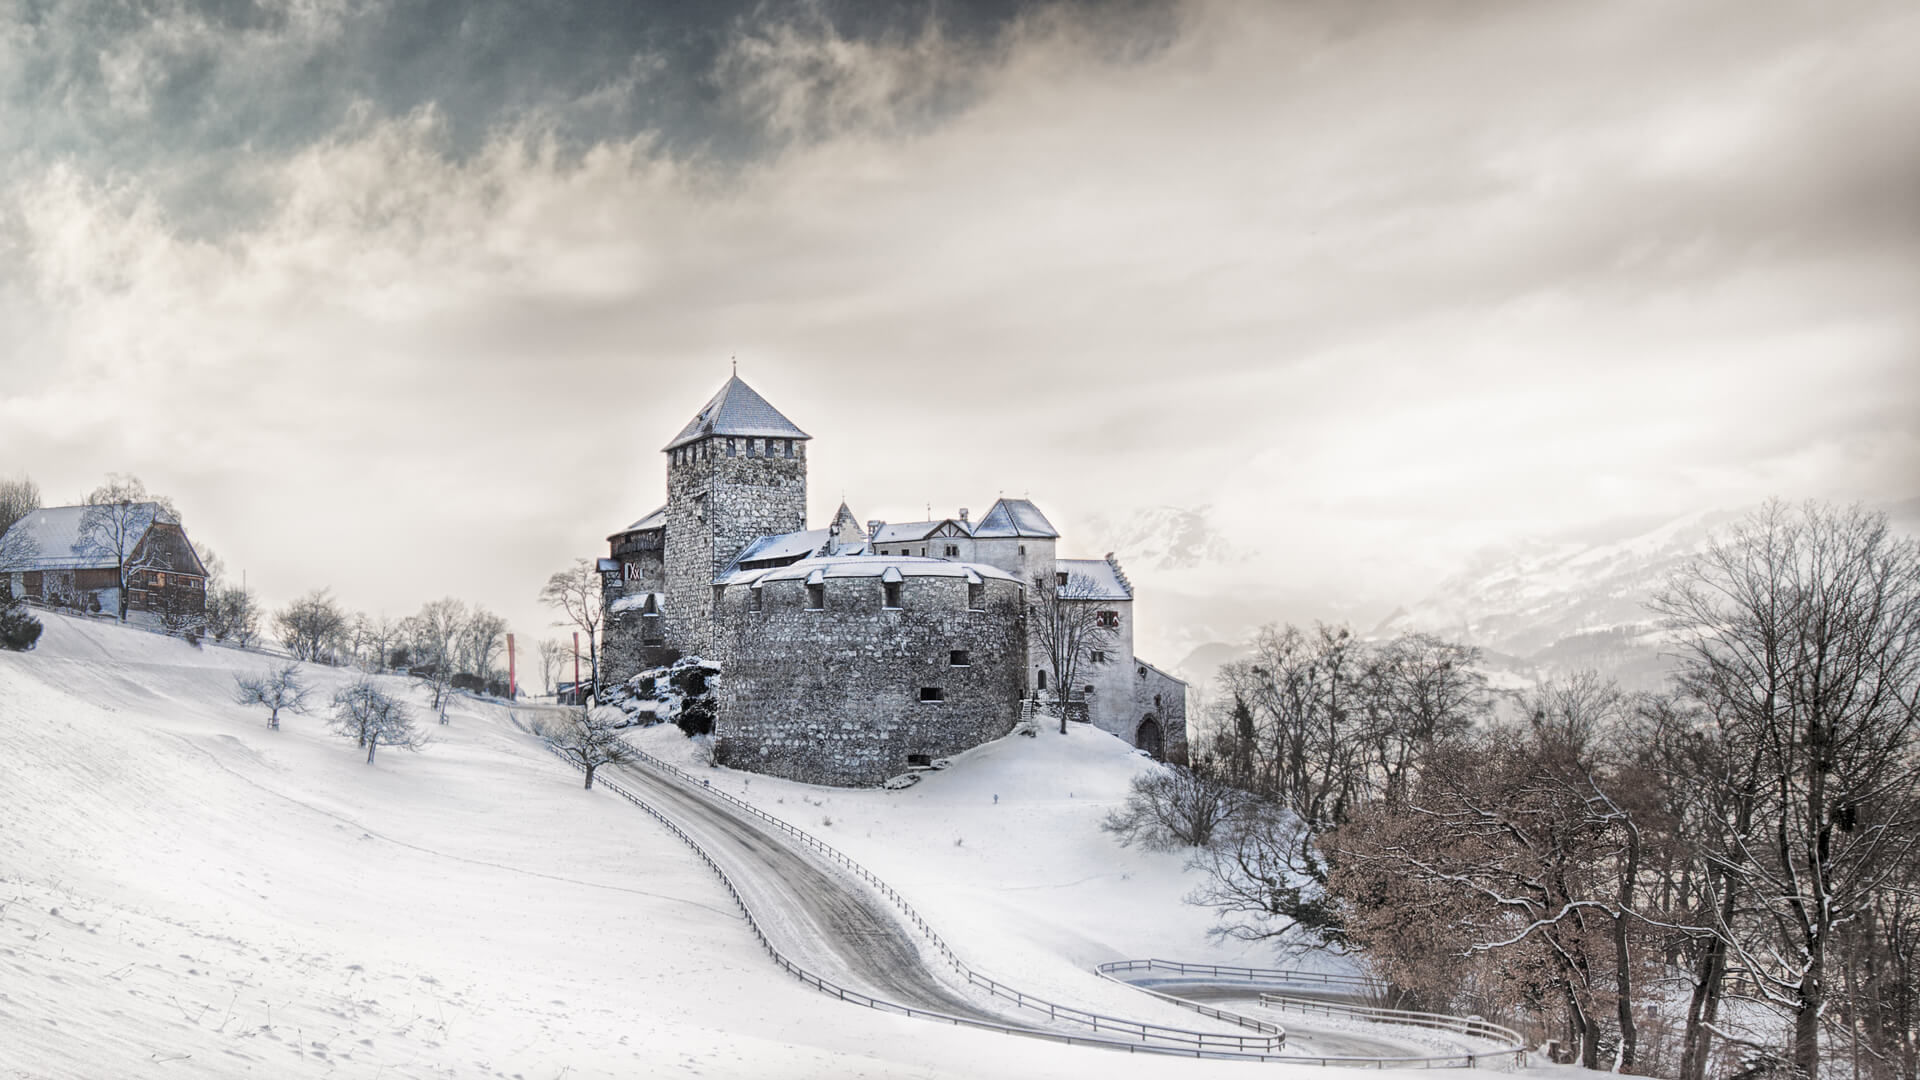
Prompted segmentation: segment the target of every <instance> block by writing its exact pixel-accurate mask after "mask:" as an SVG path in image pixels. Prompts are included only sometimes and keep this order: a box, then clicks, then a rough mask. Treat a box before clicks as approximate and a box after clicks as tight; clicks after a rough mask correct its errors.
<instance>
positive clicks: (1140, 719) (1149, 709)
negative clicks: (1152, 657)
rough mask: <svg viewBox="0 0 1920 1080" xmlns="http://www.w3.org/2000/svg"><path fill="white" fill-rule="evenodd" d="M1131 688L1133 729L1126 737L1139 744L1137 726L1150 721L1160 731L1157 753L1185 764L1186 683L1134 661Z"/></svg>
mask: <svg viewBox="0 0 1920 1080" xmlns="http://www.w3.org/2000/svg"><path fill="white" fill-rule="evenodd" d="M1133 669H1134V690H1133V710H1134V714H1133V721H1134V728H1133V731H1132V733H1131V734H1129V735H1128V736H1126V738H1127V741H1128V742H1131V743H1133V745H1135V746H1139V745H1141V742H1142V739H1141V738H1140V735H1141V728H1142V727H1143V726H1145V724H1146V723H1147V722H1148V721H1152V722H1153V724H1154V725H1155V727H1157V728H1158V729H1159V732H1160V756H1161V757H1162V758H1163V759H1165V760H1167V761H1172V762H1175V763H1177V764H1181V765H1185V764H1186V763H1187V756H1188V749H1187V684H1186V683H1184V682H1181V681H1180V680H1179V679H1176V678H1174V677H1173V676H1171V675H1168V674H1167V673H1166V672H1164V671H1161V670H1160V669H1159V668H1157V667H1154V666H1153V665H1152V664H1146V663H1141V662H1139V661H1135V662H1134V664H1133Z"/></svg>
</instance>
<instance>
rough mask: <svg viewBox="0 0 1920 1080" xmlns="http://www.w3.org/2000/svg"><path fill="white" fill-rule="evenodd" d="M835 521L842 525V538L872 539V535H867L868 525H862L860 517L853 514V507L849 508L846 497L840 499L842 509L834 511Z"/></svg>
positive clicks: (836, 523)
mask: <svg viewBox="0 0 1920 1080" xmlns="http://www.w3.org/2000/svg"><path fill="white" fill-rule="evenodd" d="M833 523H834V524H835V525H838V526H840V536H841V537H842V539H846V540H852V539H860V540H867V539H870V537H868V536H867V530H866V527H865V526H863V525H861V524H860V519H859V518H857V517H855V516H854V515H853V511H852V510H851V509H848V507H847V501H846V500H845V499H842V500H840V509H838V510H836V511H834V512H833Z"/></svg>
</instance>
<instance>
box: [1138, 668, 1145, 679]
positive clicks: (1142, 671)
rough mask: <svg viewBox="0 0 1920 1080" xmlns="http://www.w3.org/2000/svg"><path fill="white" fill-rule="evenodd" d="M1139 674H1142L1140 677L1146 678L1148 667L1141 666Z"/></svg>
mask: <svg viewBox="0 0 1920 1080" xmlns="http://www.w3.org/2000/svg"><path fill="white" fill-rule="evenodd" d="M1139 675H1140V677H1141V678H1143V679H1144V678H1146V677H1147V669H1146V668H1144V667H1143V668H1140V669H1139Z"/></svg>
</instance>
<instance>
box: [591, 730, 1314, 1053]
mask: <svg viewBox="0 0 1920 1080" xmlns="http://www.w3.org/2000/svg"><path fill="white" fill-rule="evenodd" d="M629 745H630V746H631V744H629ZM633 753H634V757H635V758H636V759H638V760H639V761H641V762H643V763H645V764H646V765H648V766H650V767H652V768H654V769H656V770H658V771H660V772H663V773H666V774H667V775H668V776H671V777H673V778H675V779H677V780H679V781H681V782H682V783H684V784H686V785H687V786H688V787H689V788H691V789H693V790H694V791H696V792H699V793H701V794H704V795H708V796H711V797H713V798H716V799H720V800H722V801H723V802H726V803H727V804H729V805H731V806H734V807H737V808H738V809H740V810H742V811H744V812H746V813H748V814H751V815H753V817H754V818H756V819H758V820H760V821H764V822H766V823H767V824H769V825H771V826H773V827H774V828H776V829H779V830H780V831H781V832H783V833H785V834H786V835H788V836H790V837H792V838H793V839H794V840H796V841H798V842H800V843H801V844H802V845H804V846H806V847H807V848H808V849H809V850H811V851H814V852H815V853H817V854H819V855H821V856H822V857H824V858H827V859H829V860H831V861H832V862H834V863H835V864H837V865H839V866H841V867H844V868H845V869H846V870H847V871H848V872H850V873H852V874H854V875H855V876H856V877H858V878H860V880H862V881H864V882H866V883H867V884H868V885H869V886H871V887H872V888H873V889H874V890H875V891H877V892H879V893H880V895H882V896H884V897H886V898H887V900H889V901H890V902H892V903H893V905H894V906H895V907H897V908H899V909H900V911H901V913H902V914H904V915H905V916H906V917H907V921H908V922H909V923H911V924H912V925H913V927H914V928H915V929H916V930H918V931H919V932H920V933H921V934H922V935H923V936H925V937H926V939H927V940H928V942H929V943H931V944H932V945H933V947H934V948H935V949H936V950H938V951H939V953H940V955H941V956H942V957H943V958H945V959H946V961H947V962H948V963H949V964H950V965H952V967H953V968H954V970H956V971H957V972H959V973H960V974H961V975H963V976H965V977H966V980H967V982H968V984H969V985H971V986H977V987H979V988H981V989H983V990H986V991H987V992H988V993H990V994H992V995H993V996H994V997H997V998H1000V999H1003V1000H1006V1001H1011V1002H1013V1003H1014V1004H1015V1005H1017V1006H1019V1007H1021V1008H1025V1009H1031V1010H1033V1011H1034V1012H1036V1013H1044V1014H1045V1015H1046V1017H1047V1018H1048V1019H1049V1020H1053V1021H1056V1022H1057V1021H1067V1022H1069V1023H1077V1024H1082V1025H1085V1026H1087V1027H1089V1028H1091V1029H1093V1030H1094V1031H1120V1032H1125V1033H1127V1034H1128V1035H1131V1036H1133V1037H1135V1038H1139V1039H1142V1040H1148V1039H1155V1040H1160V1041H1162V1042H1168V1043H1172V1044H1174V1045H1175V1046H1178V1047H1182V1048H1188V1047H1191V1048H1192V1049H1193V1050H1195V1051H1200V1052H1204V1053H1206V1054H1208V1055H1213V1054H1227V1055H1232V1056H1241V1055H1247V1056H1256V1055H1257V1056H1263V1057H1275V1056H1277V1055H1278V1052H1279V1051H1280V1050H1281V1049H1282V1048H1283V1047H1285V1045H1286V1040H1287V1033H1286V1030H1285V1029H1284V1028H1282V1027H1281V1026H1280V1025H1278V1024H1274V1023H1270V1022H1268V1021H1265V1020H1257V1019H1254V1018H1253V1017H1249V1016H1242V1015H1239V1014H1237V1013H1231V1012H1227V1011H1225V1010H1218V1009H1216V1010H1212V1011H1211V1012H1208V1013H1207V1014H1206V1015H1209V1016H1211V1017H1212V1018H1213V1019H1216V1020H1220V1021H1222V1022H1224V1023H1229V1024H1233V1025H1234V1026H1236V1027H1241V1028H1246V1029H1248V1030H1250V1031H1253V1032H1256V1033H1257V1034H1255V1035H1236V1034H1226V1033H1221V1032H1210V1031H1191V1030H1188V1029H1186V1028H1176V1027H1168V1026H1166V1025H1162V1024H1148V1023H1143V1022H1141V1021H1137V1020H1125V1019H1122V1018H1120V1017H1117V1016H1107V1015H1105V1014H1103V1013H1096V1012H1090V1011H1088V1010H1086V1009H1080V1008H1076V1007H1074V1006H1071V1005H1061V1004H1059V1003H1057V1002H1053V1001H1048V1000H1047V999H1045V998H1042V997H1037V996H1035V995H1033V994H1028V993H1025V992H1023V991H1021V990H1018V989H1015V988H1014V987H1011V986H1008V985H1007V984H1005V983H1003V982H1000V981H999V980H997V979H994V978H992V977H990V976H987V975H983V974H981V973H980V972H978V971H975V970H973V968H972V967H971V966H969V965H968V964H967V963H966V962H965V961H963V960H961V959H960V957H959V956H958V955H957V954H956V953H955V952H954V951H953V948H952V947H951V946H949V945H948V944H947V943H946V941H945V940H944V939H942V938H941V937H940V935H939V933H937V932H936V931H935V930H934V929H933V927H932V925H930V924H929V923H928V922H927V920H926V919H925V918H923V917H922V916H921V914H920V913H919V912H918V911H916V910H915V909H914V907H913V905H912V904H911V903H909V902H908V901H907V898H906V897H904V896H901V895H900V893H899V892H898V891H897V890H896V889H894V887H893V886H891V885H889V884H887V883H886V882H885V881H882V880H881V879H880V878H879V877H878V876H877V875H875V874H874V873H873V872H872V871H870V870H868V869H867V868H866V867H864V866H862V865H860V863H858V862H856V861H855V860H854V859H852V858H851V857H849V856H848V855H847V854H846V853H845V852H842V851H841V850H840V849H838V848H836V847H834V846H833V845H831V844H828V843H827V842H826V841H824V840H821V839H820V838H819V837H817V836H814V835H813V834H812V833H810V832H807V831H806V830H804V829H800V828H798V827H796V826H794V825H792V824H791V823H789V822H787V821H785V820H782V819H781V818H778V817H775V816H773V815H772V814H769V813H767V812H766V811H764V810H762V809H760V808H759V807H757V806H754V805H753V804H751V803H749V802H747V801H745V800H743V799H740V798H738V797H736V796H733V795H730V794H728V793H727V792H725V791H721V790H719V789H717V788H715V787H713V786H712V785H711V784H708V783H704V782H702V781H700V780H698V779H696V778H695V777H694V776H693V775H691V774H690V773H688V772H687V771H686V770H684V769H681V768H679V767H678V766H676V765H673V764H671V763H669V762H666V761H662V760H661V759H659V758H657V757H655V756H653V755H652V754H649V753H647V752H646V751H644V750H640V749H638V748H633ZM656 816H658V815H656ZM1135 989H1138V988H1137V987H1136V988H1135ZM1189 1004H1191V1003H1189ZM1016 1030H1018V1029H1016ZM1287 1060H1293V1059H1291V1058H1289V1059H1287Z"/></svg>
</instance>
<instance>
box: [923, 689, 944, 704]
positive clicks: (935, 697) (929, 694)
mask: <svg viewBox="0 0 1920 1080" xmlns="http://www.w3.org/2000/svg"><path fill="white" fill-rule="evenodd" d="M920 700H921V701H945V700H947V692H946V691H945V690H942V689H941V688H939V687H937V686H923V687H921V688H920Z"/></svg>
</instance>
